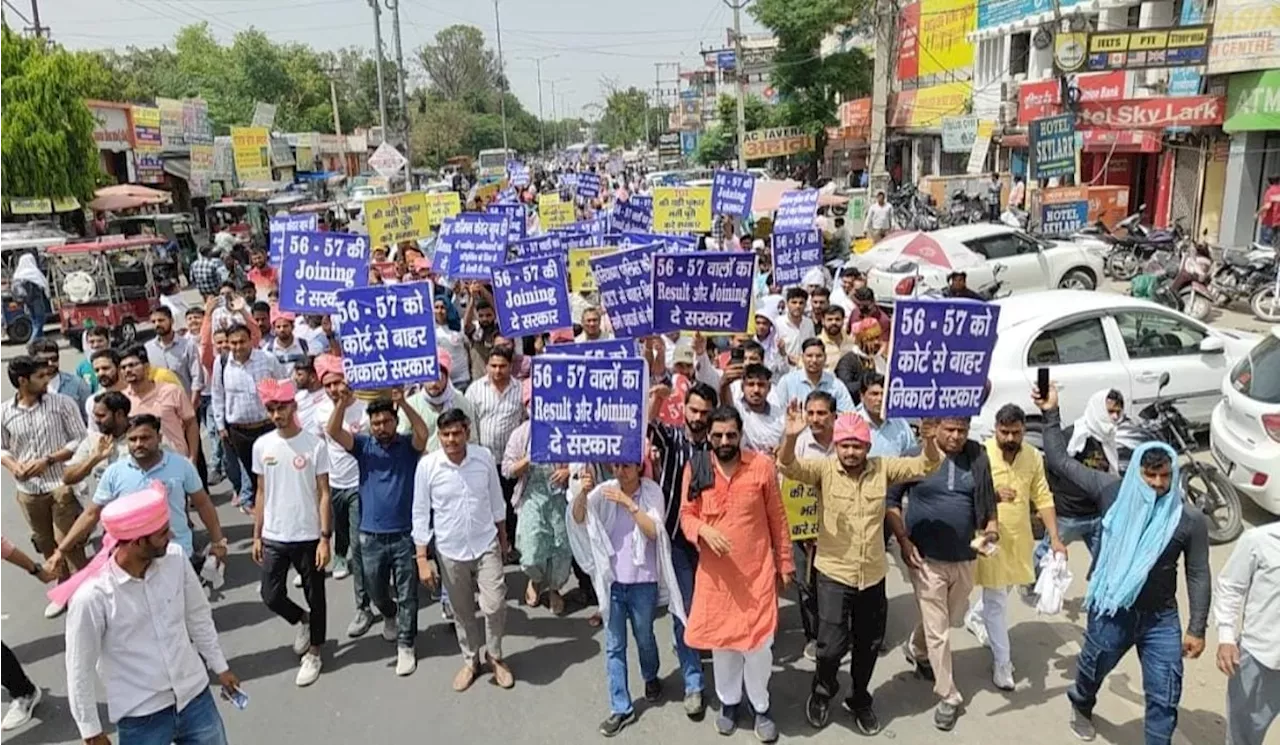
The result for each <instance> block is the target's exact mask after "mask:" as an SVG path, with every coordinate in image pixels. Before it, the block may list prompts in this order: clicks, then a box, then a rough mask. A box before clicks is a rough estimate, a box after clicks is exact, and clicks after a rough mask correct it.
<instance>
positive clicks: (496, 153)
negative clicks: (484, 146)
mask: <svg viewBox="0 0 1280 745" xmlns="http://www.w3.org/2000/svg"><path fill="white" fill-rule="evenodd" d="M515 158H516V151H515V150H506V149H503V148H500V147H499V148H494V149H492V150H481V151H480V155H479V157H478V158H476V176H477V177H478V178H479V179H480V183H482V184H484V183H490V182H493V181H501V180H502V179H504V178H506V176H507V161H509V160H515Z"/></svg>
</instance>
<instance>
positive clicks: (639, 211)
mask: <svg viewBox="0 0 1280 745" xmlns="http://www.w3.org/2000/svg"><path fill="white" fill-rule="evenodd" d="M613 227H614V228H615V229H616V230H630V231H636V232H640V231H645V230H648V229H650V228H651V227H653V198H652V197H641V196H636V195H634V194H633V195H631V198H630V199H628V200H627V201H625V202H617V203H616V204H614V206H613Z"/></svg>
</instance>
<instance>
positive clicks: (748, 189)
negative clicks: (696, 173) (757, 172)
mask: <svg viewBox="0 0 1280 745" xmlns="http://www.w3.org/2000/svg"><path fill="white" fill-rule="evenodd" d="M755 191H756V177H755V176H752V175H751V174H749V173H737V172H735V171H716V172H715V175H714V176H713V177H712V179H711V214H713V215H733V216H734V217H746V216H748V215H750V214H751V198H752V196H753V195H754V194H755Z"/></svg>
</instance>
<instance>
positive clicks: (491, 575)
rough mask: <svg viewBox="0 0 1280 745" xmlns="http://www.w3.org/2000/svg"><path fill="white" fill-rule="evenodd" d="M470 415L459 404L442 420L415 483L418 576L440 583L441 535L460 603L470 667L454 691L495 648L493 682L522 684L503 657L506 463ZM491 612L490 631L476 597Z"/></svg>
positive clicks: (447, 574) (454, 597) (450, 583)
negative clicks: (475, 432) (473, 438)
mask: <svg viewBox="0 0 1280 745" xmlns="http://www.w3.org/2000/svg"><path fill="white" fill-rule="evenodd" d="M470 427H471V422H470V421H469V420H468V419H467V415H466V414H464V413H462V412H461V411H459V410H458V409H452V410H450V411H447V412H445V413H444V414H441V415H440V418H439V419H438V420H436V432H437V435H438V437H439V438H440V449H439V450H437V451H436V452H434V453H430V454H428V455H427V456H425V457H424V458H423V459H422V460H420V461H419V462H418V470H417V473H416V474H415V475H414V489H413V542H414V544H415V545H416V546H417V550H416V558H417V563H418V577H419V579H421V580H422V583H423V584H425V585H427V586H433V585H434V584H435V582H436V577H435V570H434V568H433V567H432V565H431V558H430V556H429V555H428V547H429V546H430V545H431V544H432V542H433V540H434V544H435V552H436V554H437V555H438V558H439V560H440V573H441V575H442V578H443V580H444V588H445V590H446V591H447V592H448V594H449V599H450V601H451V602H452V603H453V613H454V619H455V621H454V623H455V626H456V627H457V632H458V646H459V647H461V649H462V657H463V660H464V661H463V665H462V669H461V670H459V671H458V674H457V675H456V676H455V677H454V679H453V690H455V691H465V690H466V689H467V688H469V687H471V684H472V683H473V682H475V679H476V675H477V674H478V673H479V667H480V663H481V662H482V659H481V656H480V651H481V646H482V645H486V646H487V650H488V660H489V666H490V667H491V668H492V670H493V680H494V682H495V683H497V684H498V685H499V686H501V687H502V688H510V687H511V686H513V685H515V678H514V677H513V676H512V674H511V668H509V667H507V664H506V662H505V661H504V659H503V657H502V636H503V631H504V628H505V626H506V618H507V603H506V595H507V585H506V580H505V579H504V578H503V571H502V560H503V557H504V556H506V555H507V533H506V525H505V522H506V515H507V506H506V500H504V499H503V496H502V484H501V482H499V481H498V466H497V464H496V462H495V461H494V459H493V456H492V455H491V454H490V453H489V451H488V450H487V449H486V448H484V447H482V446H480V445H473V444H471V443H470V442H468V440H469V439H470ZM477 594H479V596H480V612H481V613H483V614H484V622H485V628H484V632H485V633H484V634H483V635H482V634H481V629H480V623H479V621H478V620H477V619H476V595H477Z"/></svg>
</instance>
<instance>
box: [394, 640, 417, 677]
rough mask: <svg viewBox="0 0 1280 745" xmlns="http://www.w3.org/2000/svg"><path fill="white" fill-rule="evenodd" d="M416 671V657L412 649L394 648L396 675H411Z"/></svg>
mask: <svg viewBox="0 0 1280 745" xmlns="http://www.w3.org/2000/svg"><path fill="white" fill-rule="evenodd" d="M417 669H418V656H417V655H416V654H414V651H413V647H396V675H399V676H400V677H404V676H406V675H412V674H413V671H414V670H417Z"/></svg>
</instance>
